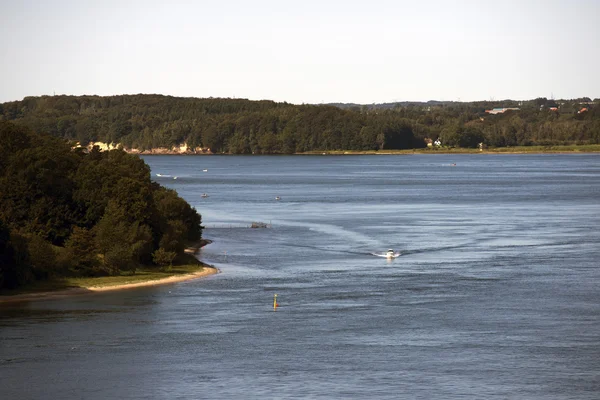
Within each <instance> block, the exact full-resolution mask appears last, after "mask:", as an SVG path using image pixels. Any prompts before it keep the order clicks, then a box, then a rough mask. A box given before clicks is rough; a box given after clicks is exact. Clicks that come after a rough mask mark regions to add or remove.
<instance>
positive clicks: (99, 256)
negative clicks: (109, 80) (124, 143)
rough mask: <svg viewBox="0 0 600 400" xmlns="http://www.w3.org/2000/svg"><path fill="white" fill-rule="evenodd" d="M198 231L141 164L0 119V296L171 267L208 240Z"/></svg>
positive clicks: (195, 219)
mask: <svg viewBox="0 0 600 400" xmlns="http://www.w3.org/2000/svg"><path fill="white" fill-rule="evenodd" d="M200 224H201V217H200V215H199V214H198V213H197V212H196V210H195V209H193V208H192V207H191V206H190V205H189V204H188V203H187V202H186V201H185V200H183V199H182V198H180V197H179V196H178V195H177V193H176V192H175V191H173V190H170V189H166V188H164V187H162V186H160V185H159V184H157V183H155V182H152V181H151V179H150V168H149V167H148V166H147V165H146V164H145V163H144V161H143V160H142V159H141V158H139V157H137V156H134V155H131V154H127V153H125V152H124V151H123V150H112V151H104V152H100V151H98V149H97V148H94V149H92V151H90V152H86V151H82V149H71V146H70V145H69V144H68V143H66V141H64V140H62V139H57V138H54V137H52V136H49V135H44V134H36V133H34V132H32V131H31V130H30V129H28V128H26V127H22V126H17V125H15V124H13V123H10V122H7V121H0V289H3V288H14V287H17V286H20V285H23V284H26V283H29V282H31V281H34V280H44V279H49V278H56V277H65V276H98V275H117V274H119V273H120V272H121V271H130V272H135V270H136V268H137V267H138V266H140V265H146V266H150V267H152V266H156V267H157V268H161V267H165V266H169V265H170V264H171V263H173V262H174V261H175V262H176V261H177V260H178V259H181V258H183V257H184V248H185V247H186V245H187V244H188V243H189V242H197V241H199V240H200V239H201V235H202V226H201V225H200Z"/></svg>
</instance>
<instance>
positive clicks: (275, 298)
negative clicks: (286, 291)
mask: <svg viewBox="0 0 600 400" xmlns="http://www.w3.org/2000/svg"><path fill="white" fill-rule="evenodd" d="M277 307H279V304H277V295H275V296H274V297H273V310H277Z"/></svg>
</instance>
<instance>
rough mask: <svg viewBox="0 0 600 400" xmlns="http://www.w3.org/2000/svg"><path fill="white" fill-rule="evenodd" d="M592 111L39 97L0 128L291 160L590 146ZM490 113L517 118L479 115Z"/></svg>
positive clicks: (570, 104)
mask: <svg viewBox="0 0 600 400" xmlns="http://www.w3.org/2000/svg"><path fill="white" fill-rule="evenodd" d="M594 103H596V104H594ZM597 103H598V102H597V101H596V102H593V101H591V99H588V98H583V99H575V100H556V101H555V100H548V99H546V98H538V99H535V100H531V101H526V102H517V101H513V100H504V101H489V102H472V103H459V102H448V103H442V102H428V103H407V102H405V103H396V104H385V105H381V107H378V106H377V105H372V106H365V105H363V106H358V105H347V106H343V107H342V105H340V107H336V106H332V105H293V104H288V103H276V102H272V101H250V100H244V99H218V98H208V99H197V98H177V97H169V96H160V95H125V96H107V97H100V96H42V97H27V98H25V99H23V100H22V101H15V102H9V103H4V104H0V119H4V120H11V121H14V122H15V123H17V124H19V125H25V126H29V127H31V128H32V129H34V130H36V131H39V132H47V133H49V134H51V135H53V136H56V137H60V138H64V139H69V140H74V141H79V142H80V143H82V144H87V143H89V142H94V141H101V142H106V143H120V144H122V145H123V146H124V147H125V148H136V149H140V150H147V149H154V148H159V147H168V148H170V147H172V146H175V145H181V144H183V143H186V144H187V145H188V146H190V147H193V148H196V147H203V148H210V149H211V151H212V152H214V153H232V154H289V153H301V152H307V151H328V150H385V149H408V148H419V147H425V146H426V142H425V140H426V139H428V138H431V139H434V140H435V139H437V138H439V139H441V141H442V143H443V145H446V146H458V147H475V146H477V145H478V143H481V142H483V143H485V144H487V145H489V146H495V147H504V146H517V145H525V146H526V145H560V144H570V145H571V144H598V143H600V107H599V105H598V104H597ZM494 107H515V108H519V110H515V111H507V112H505V113H502V114H497V115H490V114H488V113H486V112H485V110H486V109H491V108H494ZM584 109H585V110H584ZM582 110H583V111H582Z"/></svg>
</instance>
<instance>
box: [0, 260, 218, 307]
mask: <svg viewBox="0 0 600 400" xmlns="http://www.w3.org/2000/svg"><path fill="white" fill-rule="evenodd" d="M219 272H220V271H219V269H218V268H216V267H213V266H209V265H204V266H203V267H202V270H201V271H198V272H193V273H190V274H183V275H171V276H168V277H165V278H160V279H154V280H149V281H143V282H135V283H123V284H119V285H106V286H86V287H74V288H69V289H63V290H56V291H50V292H36V293H22V294H14V295H8V296H0V304H6V303H15V302H23V301H34V300H48V299H61V298H66V297H70V296H76V295H82V294H90V293H102V292H109V291H117V290H127V289H136V288H140V287H149V286H160V285H167V284H170V283H179V282H186V281H191V280H195V279H199V278H203V277H205V276H209V275H214V274H218V273H219Z"/></svg>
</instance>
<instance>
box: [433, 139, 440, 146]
mask: <svg viewBox="0 0 600 400" xmlns="http://www.w3.org/2000/svg"><path fill="white" fill-rule="evenodd" d="M433 144H435V145H436V146H437V147H440V146H441V145H442V141H441V140H440V139H437V140H436V141H435V142H433Z"/></svg>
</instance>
